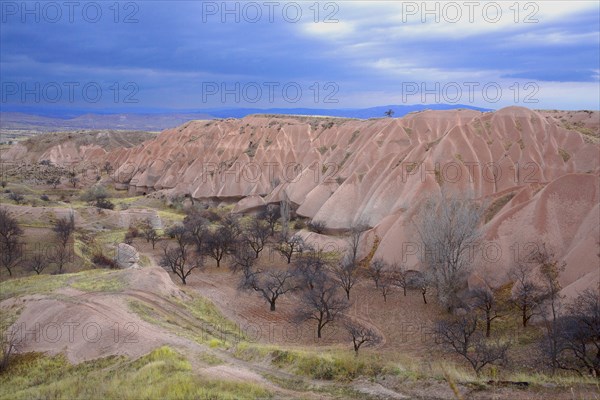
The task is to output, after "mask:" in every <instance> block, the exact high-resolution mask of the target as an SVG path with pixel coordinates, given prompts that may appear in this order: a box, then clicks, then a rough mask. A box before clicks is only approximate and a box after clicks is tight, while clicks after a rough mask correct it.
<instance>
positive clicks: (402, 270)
mask: <svg viewBox="0 0 600 400" xmlns="http://www.w3.org/2000/svg"><path fill="white" fill-rule="evenodd" d="M391 271H392V276H391V279H392V282H393V283H394V285H395V286H397V287H399V288H402V292H403V293H404V296H405V297H406V289H407V287H408V271H407V270H406V267H405V266H404V264H398V263H393V264H392V268H391Z"/></svg>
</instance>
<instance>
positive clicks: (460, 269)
mask: <svg viewBox="0 0 600 400" xmlns="http://www.w3.org/2000/svg"><path fill="white" fill-rule="evenodd" d="M483 210H484V207H480V206H478V205H477V204H475V203H474V202H473V201H471V200H468V199H466V198H460V197H448V196H446V194H445V193H444V192H442V194H441V196H440V197H437V198H434V199H430V200H428V201H427V202H426V203H425V206H424V207H423V209H422V210H421V214H420V217H419V220H418V221H417V223H416V228H417V232H418V234H419V237H420V240H421V245H422V251H421V252H420V257H421V261H422V262H423V264H424V265H425V266H426V267H427V269H429V270H430V271H431V273H432V277H433V279H434V283H435V285H436V289H437V294H438V297H439V300H440V303H441V304H443V305H444V306H445V307H446V308H447V310H448V311H451V310H452V309H454V308H456V307H457V306H458V305H459V304H460V299H459V297H458V292H459V291H460V290H461V289H462V288H463V287H464V286H465V285H466V275H467V273H468V271H469V269H470V268H471V264H472V262H473V251H474V249H475V247H476V246H477V245H478V244H479V243H480V240H481V232H480V229H479V223H480V221H481V219H482V215H483Z"/></svg>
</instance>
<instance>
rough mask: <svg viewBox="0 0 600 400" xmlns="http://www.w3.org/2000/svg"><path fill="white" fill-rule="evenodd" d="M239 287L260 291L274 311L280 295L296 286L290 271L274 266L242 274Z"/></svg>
mask: <svg viewBox="0 0 600 400" xmlns="http://www.w3.org/2000/svg"><path fill="white" fill-rule="evenodd" d="M240 287H241V288H242V289H250V290H254V291H255V292H258V293H260V294H261V295H262V297H263V298H264V299H265V300H266V301H267V302H268V303H269V305H270V310H271V311H275V303H276V302H277V299H279V297H280V296H282V295H284V294H286V293H288V292H291V291H293V290H296V289H297V288H298V286H297V284H296V282H295V276H294V273H293V272H292V271H290V270H287V269H275V268H271V269H267V270H258V271H256V272H255V273H246V274H244V275H243V277H242V281H241V283H240Z"/></svg>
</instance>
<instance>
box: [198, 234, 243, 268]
mask: <svg viewBox="0 0 600 400" xmlns="http://www.w3.org/2000/svg"><path fill="white" fill-rule="evenodd" d="M234 236H235V233H234V232H233V231H232V230H231V228H230V227H228V226H226V225H223V226H219V227H217V229H215V230H214V231H209V233H208V235H207V237H206V246H205V249H206V254H207V255H208V256H209V257H211V258H213V259H214V260H215V261H216V262H217V268H219V267H221V261H222V260H223V258H224V257H225V256H226V255H227V254H229V253H231V252H233V250H234V247H235V244H236V241H235V238H234Z"/></svg>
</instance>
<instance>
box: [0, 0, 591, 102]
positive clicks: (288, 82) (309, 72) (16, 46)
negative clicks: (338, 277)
mask: <svg viewBox="0 0 600 400" xmlns="http://www.w3.org/2000/svg"><path fill="white" fill-rule="evenodd" d="M442 103H443V104H463V105H471V106H477V107H484V108H492V109H498V108H501V107H505V106H511V105H518V106H525V107H529V108H535V109H542V108H543V109H599V108H600V2H598V1H556V0H551V1H521V2H517V1H496V2H494V1H483V2H478V1H456V2H452V1H428V2H422V1H381V2H380V1H335V2H332V1H329V2H328V1H323V2H315V1H305V2H302V1H297V2H279V1H257V2H252V1H237V2H236V1H228V2H224V1H216V2H212V1H203V2H200V1H121V2H115V1H95V2H93V1H92V2H89V1H73V2H65V1H56V2H53V1H50V2H48V1H44V2H22V1H0V106H1V107H2V109H3V110H27V109H61V108H63V109H81V110H92V111H98V112H100V111H104V112H149V111H165V110H181V111H196V110H204V109H223V108H241V107H252V108H273V107H279V108H298V107H305V108H364V107H373V106H379V105H387V104H398V105H404V104H405V105H412V104H442Z"/></svg>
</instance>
